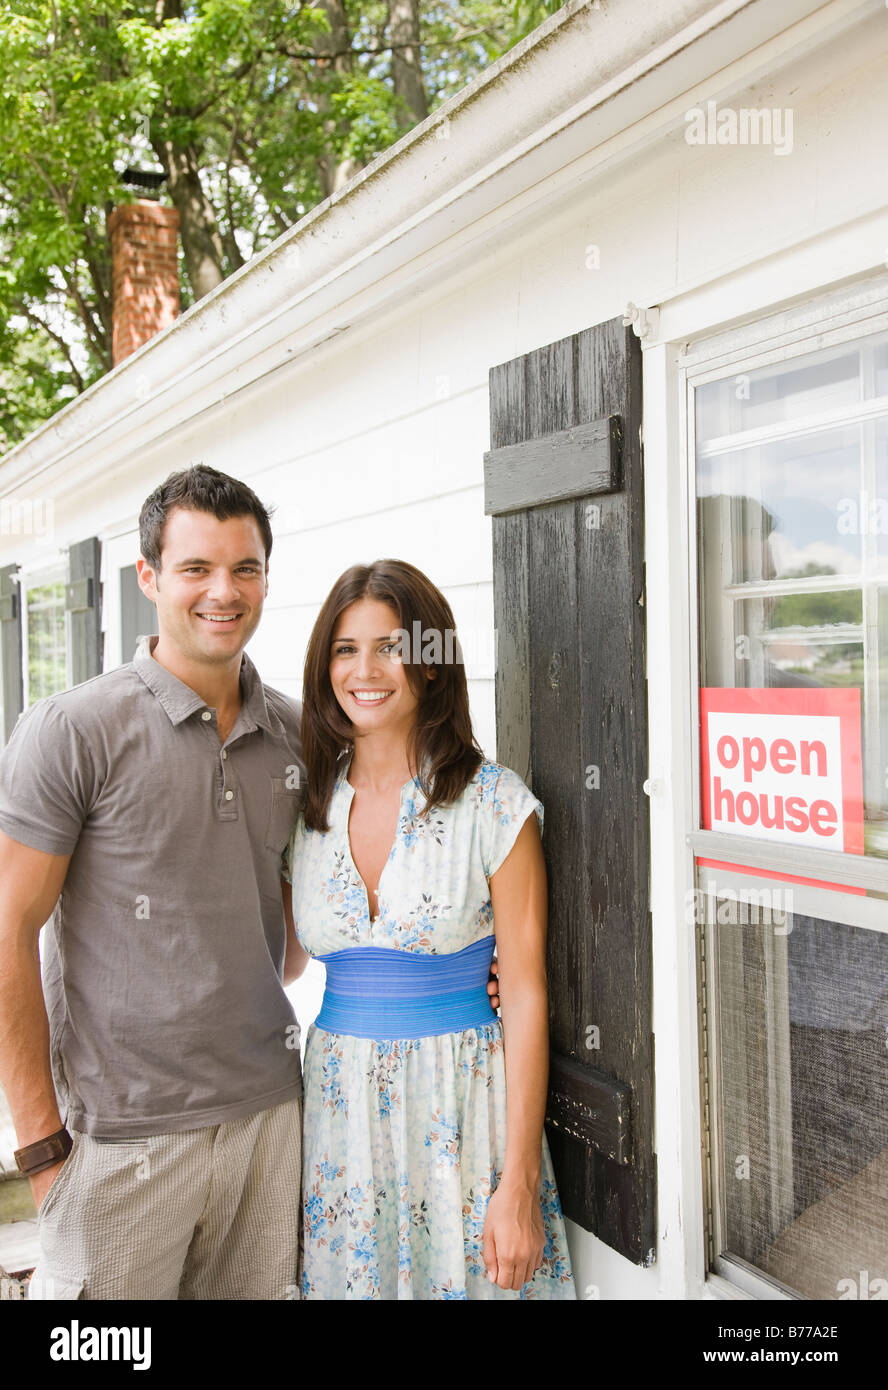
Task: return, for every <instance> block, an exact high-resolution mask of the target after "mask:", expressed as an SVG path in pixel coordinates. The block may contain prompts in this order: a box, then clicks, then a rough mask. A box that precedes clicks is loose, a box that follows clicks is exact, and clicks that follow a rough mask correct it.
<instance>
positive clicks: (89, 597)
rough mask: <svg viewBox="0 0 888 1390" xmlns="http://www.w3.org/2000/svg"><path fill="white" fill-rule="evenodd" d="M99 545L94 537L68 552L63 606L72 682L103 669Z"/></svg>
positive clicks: (97, 673)
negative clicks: (67, 617) (68, 624)
mask: <svg viewBox="0 0 888 1390" xmlns="http://www.w3.org/2000/svg"><path fill="white" fill-rule="evenodd" d="M100 561H101V548H100V546H99V542H98V540H97V538H96V537H95V536H92V537H90V539H89V540H85V541H78V542H77V544H76V545H72V546H71V548H70V549H69V551H68V583H67V586H66V589H65V607H66V609H67V611H68V614H69V621H70V624H71V684H72V685H79V684H80V683H81V681H88V680H91V679H92V677H93V676H97V675H99V674H100V672H101V670H102V602H101V592H100V583H99V565H100Z"/></svg>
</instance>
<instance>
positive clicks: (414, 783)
mask: <svg viewBox="0 0 888 1390" xmlns="http://www.w3.org/2000/svg"><path fill="white" fill-rule="evenodd" d="M350 767H351V759H349V761H348V763H347V764H346V766H345V767H344V768H343V769H342V771H341V772H340V774H339V779H338V784H339V786H340V788H341V789H342V790H343V792H344V794H345V821H344V829H345V849H346V853H347V854H348V859H349V863H350V864H351V866H352V868H353V869H354V871H355V876H356V878H357V880H358V882H359V883H360V885H361V887H362V888H363V890H364V901H365V903H366V904H367V908H366V916H367V921H368V922H369V923H370V926H371V927H372V926H375V924H376V923H377V922H378V921H379V919H380V917H381V916H382V907H381V904H382V899H381V897H380V889H381V888H382V880H383V879H384V878H385V872H386V869H387V868H388V866H389V864H390V863H391V862H392V856H393V855H394V852H395V850H396V849H397V848H398V842H399V841H400V838H401V821H402V820H403V811H402V807H403V805H404V793H405V792H406V790H407V788H408V787H415V788H417V790H419V791H421V790H422V788H421V787H420V783H419V778H418V777H408V779H407V781H406V782H405V783H404V784H403V786H402V787H401V791H400V795H399V798H398V820H397V824H396V825H395V838H394V840H393V841H392V845H391V849H390V850H389V852H388V854H387V855H386V859H385V863H384V864H383V866H382V870H381V872H380V875H379V882H378V883H377V885H376V895H375V896H376V916H375V917H374V916H373V914H372V913H371V911H370V890H369V888H368V887H367V885H366V883H365V882H364V880H363V878H362V876H361V873H360V870H359V869H358V866H357V864H356V863H355V856H354V855H353V854H352V847H351V836H350V834H349V829H348V822H349V819H350V817H351V805H352V801H353V800H354V795H355V789H354V787H353V786H352V784H351V782H350V781H349V780H348V771H349V768H350Z"/></svg>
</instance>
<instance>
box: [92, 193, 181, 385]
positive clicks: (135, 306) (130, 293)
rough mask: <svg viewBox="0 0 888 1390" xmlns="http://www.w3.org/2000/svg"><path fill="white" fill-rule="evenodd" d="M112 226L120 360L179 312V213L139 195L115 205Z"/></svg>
mask: <svg viewBox="0 0 888 1390" xmlns="http://www.w3.org/2000/svg"><path fill="white" fill-rule="evenodd" d="M108 232H109V234H110V237H111V295H112V340H111V354H112V359H113V362H114V365H115V366H116V365H117V363H118V362H122V361H123V359H124V358H125V357H129V355H130V353H132V352H135V350H136V348H139V347H141V346H142V344H143V343H147V341H148V339H149V338H153V337H154V335H155V333H159V332H160V330H161V329H162V328H167V327H168V326H169V325H170V324H171V323H172V322H173V320H174V319H176V318H178V316H179V267H178V260H177V249H178V233H179V214H178V212H177V211H176V209H175V208H168V207H163V206H162V204H161V203H158V202H155V201H154V200H153V199H149V198H139V199H138V201H137V202H135V203H121V204H120V205H119V206H118V207H116V208H115V209H114V211H113V212H112V213H111V216H110V217H109V218H108Z"/></svg>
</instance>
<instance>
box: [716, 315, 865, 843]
mask: <svg viewBox="0 0 888 1390" xmlns="http://www.w3.org/2000/svg"><path fill="white" fill-rule="evenodd" d="M837 415H838V416H841V417H842V418H841V420H837V419H836V416H837ZM695 421H696V449H697V516H698V537H699V551H698V579H699V613H700V669H701V685H702V686H703V687H717V688H721V689H738V690H770V689H773V688H776V687H798V688H800V689H801V688H804V687H809V688H818V687H819V688H844V689H848V690H856V691H859V701H860V716H859V718H860V734H859V758H860V761H861V764H862V769H863V773H862V783H863V786H862V791H858V792H857V797H858V804H859V801H860V798H861V796H862V802H863V811H862V816H863V834H862V836H858V843H859V844H860V847H861V848H862V849H863V850H864V852H865V853H867V854H874V855H884V856H886V857H888V613H886V591H888V335H885V334H879V335H874V336H872V337H870V338H862V339H861V340H860V341H859V342H857V343H854V344H843V345H842V346H841V348H833V349H829V350H826V351H822V352H819V353H810V354H805V355H802V356H800V357H798V358H795V359H793V360H790V361H785V362H780V363H774V364H772V365H769V366H767V367H761V368H757V369H756V370H755V371H753V372H750V373H736V374H734V375H731V376H728V377H725V378H724V379H722V380H718V381H712V382H708V383H705V384H704V385H702V386H700V387H699V388H698V390H697V392H696V398H695ZM855 717H856V716H855ZM704 801H705V794H704ZM857 814H858V815H859V814H860V813H859V811H858V813H857ZM836 847H837V848H842V846H841V844H838V843H837V845H836ZM855 852H856V851H855Z"/></svg>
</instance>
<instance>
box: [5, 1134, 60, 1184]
mask: <svg viewBox="0 0 888 1390" xmlns="http://www.w3.org/2000/svg"><path fill="white" fill-rule="evenodd" d="M73 1147H74V1140H73V1139H72V1138H71V1136H70V1134H69V1133H68V1131H67V1130H66V1129H65V1128H62V1129H57V1130H56V1132H55V1134H49V1135H47V1137H46V1138H45V1139H38V1140H37V1142H36V1144H26V1145H25V1147H24V1148H23V1149H16V1151H15V1163H16V1167H17V1168H18V1170H19V1172H20V1173H24V1175H25V1177H26V1178H33V1177H34V1175H35V1174H36V1173H42V1172H43V1170H44V1168H52V1167H54V1165H55V1164H56V1163H61V1162H62V1160H63V1159H65V1158H67V1157H68V1154H69V1153H70V1152H71V1150H72V1148H73Z"/></svg>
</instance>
